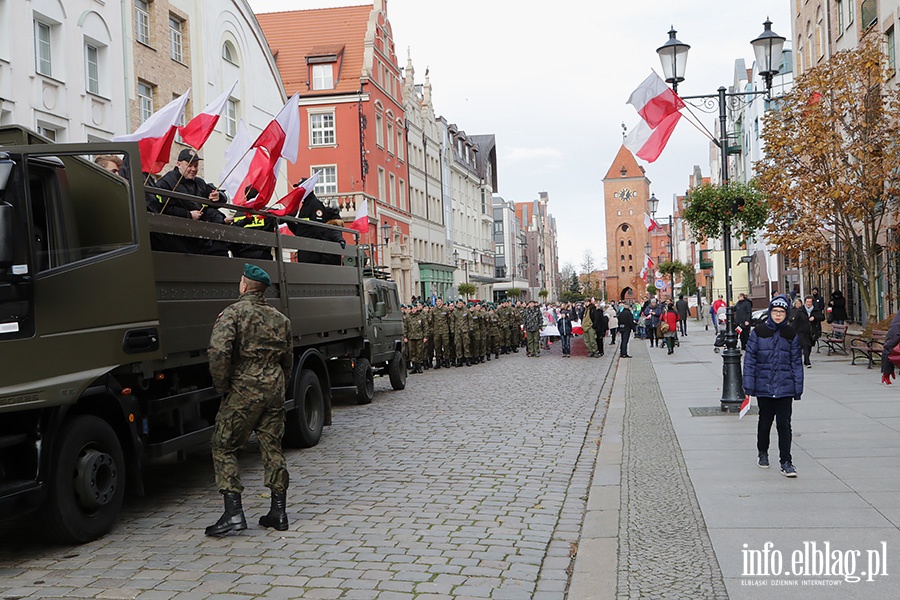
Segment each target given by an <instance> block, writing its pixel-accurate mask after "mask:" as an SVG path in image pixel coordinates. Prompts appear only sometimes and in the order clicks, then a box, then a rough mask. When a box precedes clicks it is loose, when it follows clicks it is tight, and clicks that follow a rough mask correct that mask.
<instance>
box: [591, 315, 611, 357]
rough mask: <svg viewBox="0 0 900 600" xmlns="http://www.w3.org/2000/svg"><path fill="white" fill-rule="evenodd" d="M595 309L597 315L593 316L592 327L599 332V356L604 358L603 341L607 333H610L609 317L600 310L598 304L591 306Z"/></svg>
mask: <svg viewBox="0 0 900 600" xmlns="http://www.w3.org/2000/svg"><path fill="white" fill-rule="evenodd" d="M591 306H592V307H594V309H595V311H596V314H594V313H592V314H591V319H592V323H591V325H592V327H593V328H594V331H596V332H597V354H598V355H600V356H603V355H604V354H605V353H604V350H603V339H604V338H605V337H606V332H607V331H609V317H607V316H606V313H604V312H603V310H601V309H600V307H598V306H597V305H596V304H593V303H592V304H591Z"/></svg>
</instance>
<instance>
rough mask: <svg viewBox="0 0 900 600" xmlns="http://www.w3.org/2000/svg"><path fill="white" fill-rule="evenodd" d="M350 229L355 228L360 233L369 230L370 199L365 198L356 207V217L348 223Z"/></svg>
mask: <svg viewBox="0 0 900 600" xmlns="http://www.w3.org/2000/svg"><path fill="white" fill-rule="evenodd" d="M347 227H348V228H350V229H355V230H356V231H358V232H360V233H368V232H369V201H368V200H366V199H365V198H363V201H362V204H360V205H359V208H357V209H356V218H354V219H353V222H352V223H350V224H349V225H347Z"/></svg>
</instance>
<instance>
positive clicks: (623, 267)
mask: <svg viewBox="0 0 900 600" xmlns="http://www.w3.org/2000/svg"><path fill="white" fill-rule="evenodd" d="M622 272H623V273H624V272H625V265H622Z"/></svg>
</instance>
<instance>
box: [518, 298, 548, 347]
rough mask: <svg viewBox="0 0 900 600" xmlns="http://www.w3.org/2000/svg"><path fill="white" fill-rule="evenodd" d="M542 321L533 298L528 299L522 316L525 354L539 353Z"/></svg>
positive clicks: (539, 310)
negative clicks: (526, 342)
mask: <svg viewBox="0 0 900 600" xmlns="http://www.w3.org/2000/svg"><path fill="white" fill-rule="evenodd" d="M543 321H544V319H543V316H542V315H541V309H540V308H539V307H538V305H537V303H536V302H535V301H534V300H529V301H528V308H526V309H525V315H524V317H523V325H524V326H525V335H526V336H527V339H528V344H527V348H526V349H527V354H526V356H540V355H541V325H543Z"/></svg>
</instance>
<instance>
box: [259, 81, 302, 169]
mask: <svg viewBox="0 0 900 600" xmlns="http://www.w3.org/2000/svg"><path fill="white" fill-rule="evenodd" d="M299 100H300V92H297V93H296V94H294V95H293V96H291V98H290V100H288V101H287V104H285V105H284V107H283V108H282V109H281V110H280V111H278V114H277V115H275V118H274V119H272V120H271V121H270V122H269V124H268V125H266V128H265V129H263V131H262V133H260V134H259V137H258V138H256V141H255V142H253V145H252V147H253V148H260V147H262V148H265V149H266V150H268V151H269V156H271V157H272V167H273V169H274V167H275V165H276V163H277V162H278V159H279V158H285V159H287V160H288V161H290V162H291V163H292V164H293V163H295V162H297V156H298V155H299V153H300V109H299V107H298V102H299Z"/></svg>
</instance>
